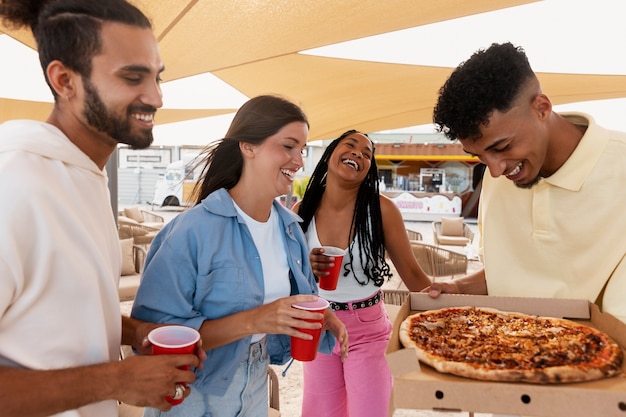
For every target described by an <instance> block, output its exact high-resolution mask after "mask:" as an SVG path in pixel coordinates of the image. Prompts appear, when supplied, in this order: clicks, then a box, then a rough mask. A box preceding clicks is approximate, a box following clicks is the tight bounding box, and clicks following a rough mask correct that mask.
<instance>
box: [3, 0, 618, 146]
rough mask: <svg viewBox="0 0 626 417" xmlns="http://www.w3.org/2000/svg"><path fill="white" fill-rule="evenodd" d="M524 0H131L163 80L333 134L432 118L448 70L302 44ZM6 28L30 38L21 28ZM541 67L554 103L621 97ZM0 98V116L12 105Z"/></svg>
mask: <svg viewBox="0 0 626 417" xmlns="http://www.w3.org/2000/svg"><path fill="white" fill-rule="evenodd" d="M531 2H532V1H523V0H475V1H466V0H439V1H432V0H389V1H380V0H297V1H296V0H257V1H252V0H241V1H232V0H195V1H191V0H168V1H154V0H134V1H133V3H135V4H136V5H138V7H140V8H141V9H142V10H143V11H144V12H145V13H146V15H147V16H148V17H149V18H150V19H152V21H153V24H154V29H155V34H156V36H157V39H158V40H159V44H160V48H161V54H162V58H163V61H164V62H165V65H166V71H165V73H164V78H165V80H166V81H172V80H176V79H180V78H184V77H188V76H192V75H197V74H202V73H206V72H210V73H212V74H213V75H215V76H217V77H219V78H220V79H221V80H223V81H225V82H226V83H228V84H229V85H231V86H232V87H234V88H235V89H237V90H238V91H240V92H241V93H242V94H244V95H245V96H247V97H253V96H255V95H258V94H263V93H274V94H281V95H284V96H286V97H288V98H290V99H292V100H293V101H295V102H297V103H298V104H300V105H301V106H302V107H303V109H304V110H305V111H306V113H307V115H308V117H309V119H310V122H311V132H310V137H309V139H311V140H315V139H328V138H332V137H335V136H337V135H338V134H339V133H341V132H343V131H345V130H347V129H350V128H357V129H360V130H363V131H367V132H375V131H381V130H389V129H396V128H401V127H407V126H414V125H419V124H426V123H430V122H431V119H432V108H433V105H434V103H435V100H436V97H437V92H438V90H439V88H440V87H441V85H442V84H443V83H444V81H445V80H446V78H447V77H448V75H449V74H450V72H451V71H452V68H448V67H429V66H419V65H403V64H387V63H377V62H371V61H357V60H347V59H338V58H325V57H318V56H311V55H304V54H300V53H299V52H300V51H304V50H308V49H311V48H316V47H320V46H325V45H330V44H334V43H339V42H344V41H348V40H353V39H358V38H362V37H366V36H371V35H376V34H381V33H386V32H390V31H396V30H401V29H406V28H410V27H416V26H420V25H426V24H430V23H435V22H441V21H445V20H450V19H454V18H458V17H463V16H469V15H473V14H478V13H483V12H487V11H491V10H497V9H501V8H507V7H513V6H517V5H522V4H526V3H531ZM6 33H8V34H9V35H10V36H12V37H14V38H16V39H18V40H20V41H22V42H24V43H25V44H27V45H29V46H31V47H32V46H34V42H33V40H32V36H31V34H30V33H29V32H28V31H25V30H19V31H14V30H6ZM538 75H539V78H540V80H541V82H542V86H543V89H544V92H546V93H547V94H548V95H549V97H550V98H551V99H552V100H553V104H555V105H556V104H565V103H570V102H577V101H586V100H600V99H609V98H619V97H626V76H611V75H587V74H579V75H577V74H557V73H539V74H538ZM199 94H211V92H210V91H207V92H199ZM23 105H24V107H23V110H22V113H21V114H23V116H22V117H29V116H28V111H27V110H28V107H29V106H30V107H31V108H32V112H33V114H34V115H36V114H41V113H38V112H41V111H42V110H41V107H42V104H41V103H34V102H26V103H24V104H23ZM48 105H49V104H48ZM0 106H2V107H1V109H2V110H3V111H2V117H3V118H4V114H5V111H4V109H5V108H8V106H9V105H5V104H4V103H2V104H0ZM11 106H12V107H13V106H17V105H16V104H15V103H13V104H11ZM17 107H22V106H17ZM170 110H171V109H162V110H159V112H158V114H157V117H158V119H157V123H159V124H162V123H167V122H168V121H170V120H171V121H179V120H187V119H189V118H194V117H207V113H202V111H200V110H171V112H172V116H171V118H169V117H167V113H168V111H170ZM232 110H233V109H208V110H206V111H207V112H209V113H210V112H211V111H215V112H216V113H215V114H225V113H228V112H230V111H232ZM185 112H187V113H185ZM174 114H178V118H176V117H175V116H174ZM209 115H210V114H209ZM32 117H34V118H41V116H32ZM183 117H185V118H183Z"/></svg>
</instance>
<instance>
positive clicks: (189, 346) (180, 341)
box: [148, 326, 200, 405]
mask: <svg viewBox="0 0 626 417" xmlns="http://www.w3.org/2000/svg"><path fill="white" fill-rule="evenodd" d="M148 340H149V341H150V343H152V354H153V355H176V354H194V353H196V344H197V343H198V340H200V333H198V331H197V330H196V329H192V328H191V327H187V326H163V327H157V328H156V329H154V330H152V331H151V332H150V333H148ZM180 369H189V367H188V366H182V367H181V368H180ZM179 384H181V385H184V386H185V387H186V386H187V384H185V383H184V382H179ZM165 399H166V400H167V401H168V402H169V403H170V404H173V405H177V404H180V403H182V402H183V399H182V398H181V399H179V400H175V399H174V398H172V397H165Z"/></svg>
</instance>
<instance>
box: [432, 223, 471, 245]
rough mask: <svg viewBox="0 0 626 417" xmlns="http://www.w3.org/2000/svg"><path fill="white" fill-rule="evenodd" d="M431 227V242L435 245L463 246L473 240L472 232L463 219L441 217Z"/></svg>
mask: <svg viewBox="0 0 626 417" xmlns="http://www.w3.org/2000/svg"><path fill="white" fill-rule="evenodd" d="M432 226H433V240H434V241H435V244H437V245H454V246H465V245H467V244H471V243H472V241H473V240H474V232H472V230H471V229H470V227H469V226H468V225H467V224H466V223H465V222H464V219H463V217H442V218H441V220H436V221H434V222H433V224H432Z"/></svg>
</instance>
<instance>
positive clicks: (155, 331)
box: [148, 324, 200, 349]
mask: <svg viewBox="0 0 626 417" xmlns="http://www.w3.org/2000/svg"><path fill="white" fill-rule="evenodd" d="M172 328H175V329H174V330H177V331H182V332H184V333H187V334H189V335H193V339H190V340H188V341H186V342H185V343H180V344H164V343H160V342H158V341H156V340H155V337H156V336H158V335H159V334H160V333H163V332H164V331H169V330H172ZM148 340H149V341H150V343H152V344H153V345H156V346H159V347H163V348H170V349H179V348H182V347H186V346H189V345H192V344H196V343H198V340H200V333H199V332H198V331H197V330H196V329H194V328H193V327H189V326H182V325H178V324H175V325H168V326H161V327H157V328H155V329H152V330H151V331H150V332H149V333H148Z"/></svg>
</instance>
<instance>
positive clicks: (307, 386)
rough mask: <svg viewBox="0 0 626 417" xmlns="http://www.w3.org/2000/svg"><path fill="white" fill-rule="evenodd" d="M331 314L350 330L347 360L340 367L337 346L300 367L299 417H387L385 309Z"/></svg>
mask: <svg viewBox="0 0 626 417" xmlns="http://www.w3.org/2000/svg"><path fill="white" fill-rule="evenodd" d="M335 314H336V315H337V317H338V318H339V319H340V320H341V321H342V322H343V323H344V324H345V325H346V328H347V330H348V337H349V339H350V350H349V354H348V359H346V361H345V362H344V363H341V355H340V353H339V344H336V345H335V348H334V349H333V352H332V353H331V354H330V355H326V354H323V353H318V354H317V357H316V358H315V360H314V361H312V362H304V367H303V371H304V394H303V398H302V417H319V416H329V417H330V416H332V417H357V416H358V417H385V416H387V414H388V412H389V399H390V397H391V386H392V377H391V372H390V370H389V367H388V366H387V361H386V359H385V349H386V348H387V341H388V340H389V335H390V333H391V322H390V321H389V317H388V316H387V312H386V311H385V307H384V304H383V303H382V301H381V302H380V303H378V304H376V305H374V306H372V307H367V308H362V309H358V310H348V311H335Z"/></svg>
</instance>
